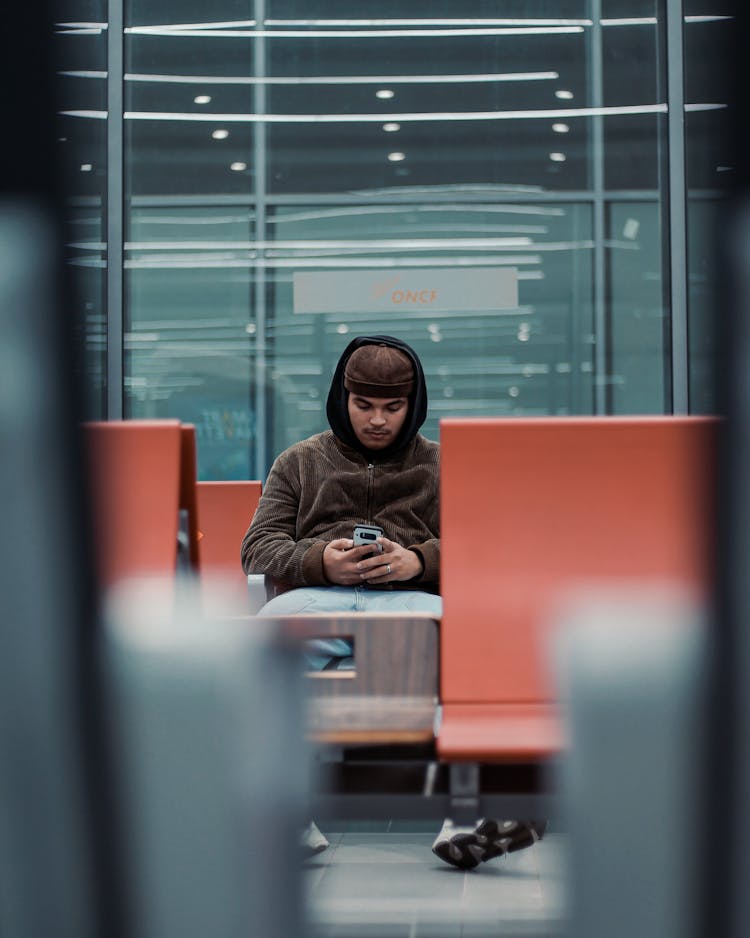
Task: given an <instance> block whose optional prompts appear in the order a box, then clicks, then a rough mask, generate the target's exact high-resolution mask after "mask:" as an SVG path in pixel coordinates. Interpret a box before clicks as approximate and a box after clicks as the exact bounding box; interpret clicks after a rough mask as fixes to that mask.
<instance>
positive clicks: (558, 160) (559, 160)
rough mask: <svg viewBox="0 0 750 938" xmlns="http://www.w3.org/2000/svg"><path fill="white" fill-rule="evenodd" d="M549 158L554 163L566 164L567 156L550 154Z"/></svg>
mask: <svg viewBox="0 0 750 938" xmlns="http://www.w3.org/2000/svg"><path fill="white" fill-rule="evenodd" d="M549 158H550V159H551V160H552V162H553V163H564V162H565V160H567V156H566V155H565V154H564V153H550V155H549Z"/></svg>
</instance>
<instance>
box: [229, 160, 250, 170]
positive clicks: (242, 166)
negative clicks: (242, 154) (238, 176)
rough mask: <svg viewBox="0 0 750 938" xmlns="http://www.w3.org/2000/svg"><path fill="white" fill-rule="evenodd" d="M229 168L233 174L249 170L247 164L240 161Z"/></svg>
mask: <svg viewBox="0 0 750 938" xmlns="http://www.w3.org/2000/svg"><path fill="white" fill-rule="evenodd" d="M229 168H230V169H231V170H232V172H233V173H244V171H245V170H246V169H247V163H243V162H241V161H240V160H238V161H237V162H236V163H231V164H230V166H229Z"/></svg>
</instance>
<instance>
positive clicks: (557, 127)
mask: <svg viewBox="0 0 750 938" xmlns="http://www.w3.org/2000/svg"><path fill="white" fill-rule="evenodd" d="M552 129H553V130H554V132H555V133H556V134H566V133H568V131H569V130H570V127H569V126H568V125H567V124H553V125H552Z"/></svg>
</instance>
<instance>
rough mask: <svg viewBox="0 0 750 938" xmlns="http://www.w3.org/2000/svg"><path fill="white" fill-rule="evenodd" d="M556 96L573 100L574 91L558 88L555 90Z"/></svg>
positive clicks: (564, 99)
mask: <svg viewBox="0 0 750 938" xmlns="http://www.w3.org/2000/svg"><path fill="white" fill-rule="evenodd" d="M555 97H556V98H559V99H560V100H561V101H572V100H573V92H572V91H568V90H566V89H565V88H558V89H557V91H556V92H555Z"/></svg>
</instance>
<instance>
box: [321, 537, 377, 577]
mask: <svg viewBox="0 0 750 938" xmlns="http://www.w3.org/2000/svg"><path fill="white" fill-rule="evenodd" d="M371 551H372V547H371V546H370V545H369V544H364V545H362V546H361V547H355V546H354V541H353V540H352V539H351V538H349V537H339V538H337V539H336V540H335V541H331V542H330V543H328V544H326V548H325V550H324V551H323V572H324V573H325V575H326V579H327V580H328V581H329V582H330V583H335V584H336V585H337V586H361V585H362V571H361V570H360V568H359V562H360V561H361V560H362V558H363V557H364V556H365V555H366V554H369V553H370V552H371Z"/></svg>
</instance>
